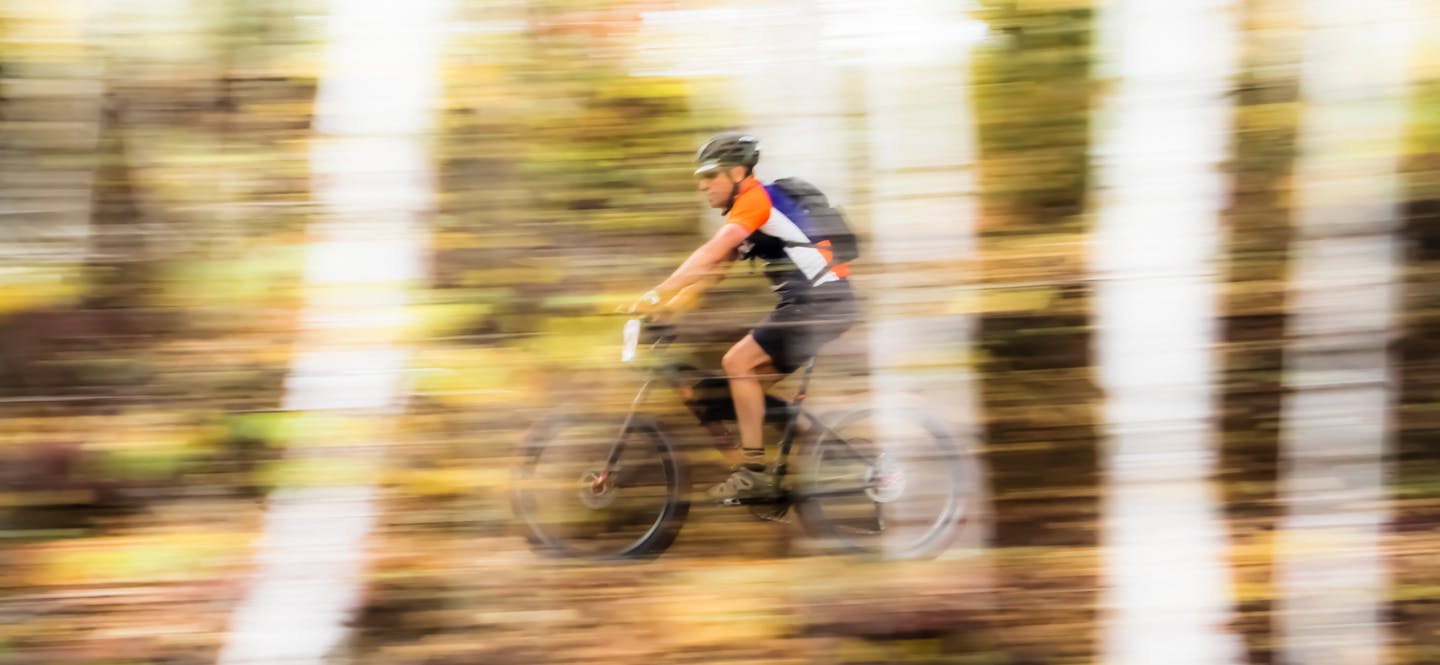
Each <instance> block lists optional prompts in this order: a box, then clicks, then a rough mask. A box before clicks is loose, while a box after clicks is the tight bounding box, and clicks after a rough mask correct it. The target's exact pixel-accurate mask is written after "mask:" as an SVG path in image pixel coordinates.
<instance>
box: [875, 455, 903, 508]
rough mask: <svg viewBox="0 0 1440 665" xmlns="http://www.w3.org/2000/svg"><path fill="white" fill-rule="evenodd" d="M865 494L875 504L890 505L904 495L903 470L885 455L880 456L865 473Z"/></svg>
mask: <svg viewBox="0 0 1440 665" xmlns="http://www.w3.org/2000/svg"><path fill="white" fill-rule="evenodd" d="M865 482H866V484H867V485H869V488H868V489H866V490H865V494H866V495H867V496H869V497H870V499H871V500H872V501H874V502H876V503H890V502H891V501H894V500H896V499H898V498H900V496H901V495H902V494H904V493H905V483H906V479H905V469H903V468H902V467H901V466H900V465H899V464H898V463H896V462H895V460H894V459H892V458H891V457H889V456H887V455H883V454H882V455H880V457H879V458H877V459H876V460H875V464H873V465H872V466H871V467H870V469H869V471H868V472H867V473H866V478H865Z"/></svg>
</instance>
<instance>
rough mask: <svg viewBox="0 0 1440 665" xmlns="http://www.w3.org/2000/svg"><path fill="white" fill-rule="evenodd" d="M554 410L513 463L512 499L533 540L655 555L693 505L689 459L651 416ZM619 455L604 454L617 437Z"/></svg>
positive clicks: (586, 552) (553, 548)
mask: <svg viewBox="0 0 1440 665" xmlns="http://www.w3.org/2000/svg"><path fill="white" fill-rule="evenodd" d="M623 423H624V416H623V415H581V416H570V415H562V416H554V417H550V418H547V419H545V420H542V421H541V422H539V423H537V424H536V425H535V426H534V427H533V428H531V431H530V434H529V435H528V436H527V439H526V441H525V444H524V447H523V449H522V451H521V453H522V454H521V459H520V461H519V463H518V464H517V465H516V466H515V468H514V471H513V478H512V479H513V481H514V485H513V491H512V493H511V498H512V505H513V507H514V510H515V513H516V516H517V517H518V518H519V519H520V521H521V522H522V523H523V524H524V525H525V530H526V535H527V537H528V538H529V539H530V541H531V543H532V544H534V545H536V546H537V547H538V548H540V549H541V550H542V551H545V552H547V553H550V554H556V555H562V556H579V557H590V558H625V557H647V556H655V555H658V554H660V553H661V552H663V551H664V550H665V549H666V548H667V547H669V546H670V544H671V543H673V542H674V541H675V537H676V536H677V535H678V534H679V531H680V526H681V525H682V524H683V522H684V520H685V516H686V514H687V513H688V512H689V510H690V504H689V502H688V501H687V500H686V499H685V490H686V488H688V486H689V485H688V483H687V482H686V479H685V470H684V465H683V464H682V463H681V462H680V460H679V459H677V457H678V456H677V454H676V452H675V451H674V450H673V448H672V447H671V445H670V442H669V441H668V440H667V439H666V438H665V436H664V435H663V434H662V433H661V432H660V430H659V428H658V427H657V426H656V425H655V424H654V423H653V422H651V421H648V420H645V419H641V418H637V419H636V420H635V421H633V422H632V423H631V425H630V426H629V427H628V428H626V429H625V430H624V431H623V432H622V431H621V426H622V425H623ZM617 441H619V442H621V444H622V445H621V450H620V457H619V459H618V460H617V461H616V462H615V464H614V465H613V466H611V467H610V469H609V472H608V473H606V472H605V461H606V458H607V457H608V455H609V454H610V451H611V450H612V449H613V447H614V445H615V443H616V442H617Z"/></svg>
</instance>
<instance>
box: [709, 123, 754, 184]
mask: <svg viewBox="0 0 1440 665" xmlns="http://www.w3.org/2000/svg"><path fill="white" fill-rule="evenodd" d="M759 161H760V139H757V138H755V137H753V136H750V135H749V134H742V133H740V132H726V133H724V134H717V135H715V137H714V138H712V139H710V140H709V141H706V142H705V145H703V146H700V150H699V151H698V152H696V153H695V166H696V168H695V175H701V174H703V173H706V172H709V171H713V170H715V169H718V168H721V167H725V166H744V167H745V168H750V169H753V168H755V164H756V163H758V162H759Z"/></svg>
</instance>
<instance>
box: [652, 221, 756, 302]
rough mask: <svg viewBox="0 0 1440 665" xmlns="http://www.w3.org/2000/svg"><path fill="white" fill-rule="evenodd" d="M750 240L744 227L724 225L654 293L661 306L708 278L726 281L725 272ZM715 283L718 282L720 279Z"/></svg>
mask: <svg viewBox="0 0 1440 665" xmlns="http://www.w3.org/2000/svg"><path fill="white" fill-rule="evenodd" d="M749 236H750V232H749V231H747V230H745V228H744V227H741V226H739V225H737V224H722V225H721V226H720V229H719V230H717V231H716V232H715V235H713V236H710V239H709V240H707V241H705V244H703V245H701V246H699V247H697V248H695V251H693V252H691V253H690V257H689V258H687V259H685V262H684V263H681V264H680V267H679V268H676V269H675V272H673V273H671V274H670V276H669V277H667V278H665V281H663V282H660V285H659V286H657V287H655V289H654V290H655V292H656V294H657V295H658V296H659V299H660V302H666V301H668V300H670V299H671V298H673V297H675V295H676V294H678V293H679V292H680V291H681V290H682V289H685V288H686V287H688V286H690V285H692V284H695V283H696V282H698V281H700V280H701V279H702V278H705V277H707V276H717V277H723V275H724V272H723V269H724V268H728V267H729V266H730V262H731V261H734V260H735V255H736V251H735V250H736V248H738V247H739V246H740V244H741V243H743V242H745V238H747V237H749ZM717 273H718V275H717ZM715 281H717V282H718V281H719V279H716V280H715ZM712 284H713V282H712ZM701 290H704V289H703V288H702V289H701Z"/></svg>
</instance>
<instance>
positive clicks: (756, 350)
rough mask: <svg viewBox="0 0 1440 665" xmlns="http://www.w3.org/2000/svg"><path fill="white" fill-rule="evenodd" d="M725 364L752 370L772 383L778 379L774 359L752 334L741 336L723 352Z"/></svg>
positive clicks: (778, 375)
mask: <svg viewBox="0 0 1440 665" xmlns="http://www.w3.org/2000/svg"><path fill="white" fill-rule="evenodd" d="M725 364H726V367H733V368H737V369H741V368H743V369H748V370H752V371H753V372H754V373H755V374H756V375H757V376H759V377H760V379H761V380H762V381H767V382H772V383H773V382H774V381H777V380H779V379H780V372H779V371H778V370H777V369H776V368H775V362H774V360H773V359H772V358H771V357H770V354H769V352H767V351H766V350H765V349H764V348H763V347H761V346H760V343H759V342H758V341H756V340H755V335H753V334H749V335H746V336H744V337H742V338H741V339H740V341H738V342H736V343H735V344H734V345H733V346H731V347H730V350H729V351H726V352H725Z"/></svg>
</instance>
